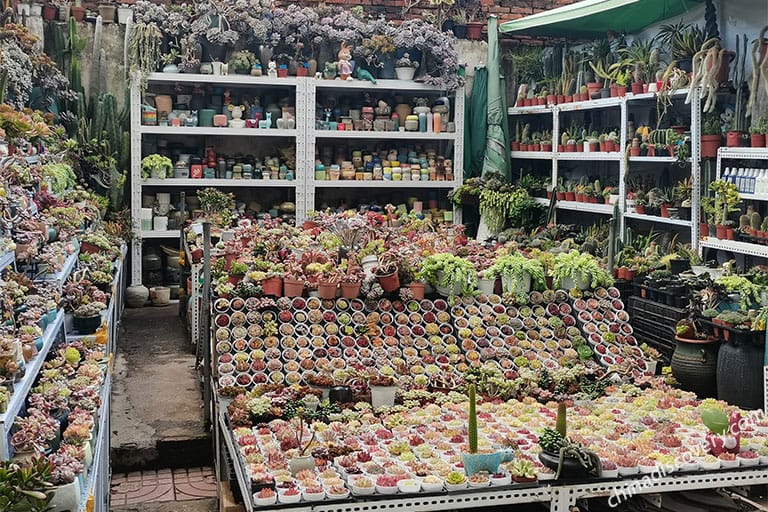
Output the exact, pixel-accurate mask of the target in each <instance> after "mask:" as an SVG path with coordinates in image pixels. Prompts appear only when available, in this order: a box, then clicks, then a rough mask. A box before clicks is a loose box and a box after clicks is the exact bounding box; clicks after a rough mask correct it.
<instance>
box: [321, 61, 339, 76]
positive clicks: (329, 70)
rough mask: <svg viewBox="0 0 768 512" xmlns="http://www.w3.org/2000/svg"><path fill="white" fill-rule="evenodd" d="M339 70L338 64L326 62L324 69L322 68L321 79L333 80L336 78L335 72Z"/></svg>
mask: <svg viewBox="0 0 768 512" xmlns="http://www.w3.org/2000/svg"><path fill="white" fill-rule="evenodd" d="M338 68H339V64H338V63H336V62H326V63H325V68H323V78H325V79H326V80H333V79H335V78H336V72H337V70H338Z"/></svg>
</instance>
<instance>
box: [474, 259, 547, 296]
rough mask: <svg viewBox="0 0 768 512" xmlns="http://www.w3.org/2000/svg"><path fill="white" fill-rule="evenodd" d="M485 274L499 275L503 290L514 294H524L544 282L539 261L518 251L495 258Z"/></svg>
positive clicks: (542, 269) (541, 285) (542, 284)
mask: <svg viewBox="0 0 768 512" xmlns="http://www.w3.org/2000/svg"><path fill="white" fill-rule="evenodd" d="M485 275H486V276H490V277H500V278H501V284H502V289H503V291H504V292H505V293H513V294H515V295H522V294H526V293H528V292H529V291H530V290H531V289H532V288H533V289H537V290H538V289H541V288H542V287H543V286H544V284H545V282H544V267H543V266H542V264H541V262H540V261H538V260H536V259H532V258H527V257H525V256H523V255H522V254H520V253H513V254H509V255H506V256H501V257H499V258H497V259H496V263H494V264H493V265H492V266H491V267H490V268H489V269H488V270H487V271H486V273H485Z"/></svg>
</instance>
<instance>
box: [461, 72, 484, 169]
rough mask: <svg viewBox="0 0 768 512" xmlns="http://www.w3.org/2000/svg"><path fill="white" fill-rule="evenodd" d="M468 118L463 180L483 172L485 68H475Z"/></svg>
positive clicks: (466, 118)
mask: <svg viewBox="0 0 768 512" xmlns="http://www.w3.org/2000/svg"><path fill="white" fill-rule="evenodd" d="M467 103H468V104H469V117H465V118H464V119H465V120H467V122H468V126H467V128H465V136H464V144H465V149H466V151H465V152H464V154H465V155H468V156H469V158H467V156H465V158H464V179H465V180H466V179H469V178H473V177H476V176H480V173H481V172H482V171H483V155H484V154H485V134H486V133H487V130H488V113H487V108H488V70H487V69H486V68H485V67H478V68H475V81H474V83H473V84H472V98H471V99H470V101H469V102H467Z"/></svg>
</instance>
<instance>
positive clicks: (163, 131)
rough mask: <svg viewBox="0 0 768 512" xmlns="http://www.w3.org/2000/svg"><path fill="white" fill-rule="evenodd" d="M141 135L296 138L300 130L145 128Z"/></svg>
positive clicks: (210, 127) (193, 127)
mask: <svg viewBox="0 0 768 512" xmlns="http://www.w3.org/2000/svg"><path fill="white" fill-rule="evenodd" d="M141 133H143V134H146V135H176V136H179V137H190V136H194V135H211V136H216V137H221V136H223V137H295V136H296V134H297V133H298V130H296V129H294V130H281V129H279V128H228V127H216V126H191V127H187V126H144V125H142V127H141Z"/></svg>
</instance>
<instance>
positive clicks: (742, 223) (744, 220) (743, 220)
mask: <svg viewBox="0 0 768 512" xmlns="http://www.w3.org/2000/svg"><path fill="white" fill-rule="evenodd" d="M751 223H752V218H751V217H750V216H749V215H747V214H746V213H745V214H744V215H740V216H739V228H741V229H745V228H748V227H750V224H751Z"/></svg>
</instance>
